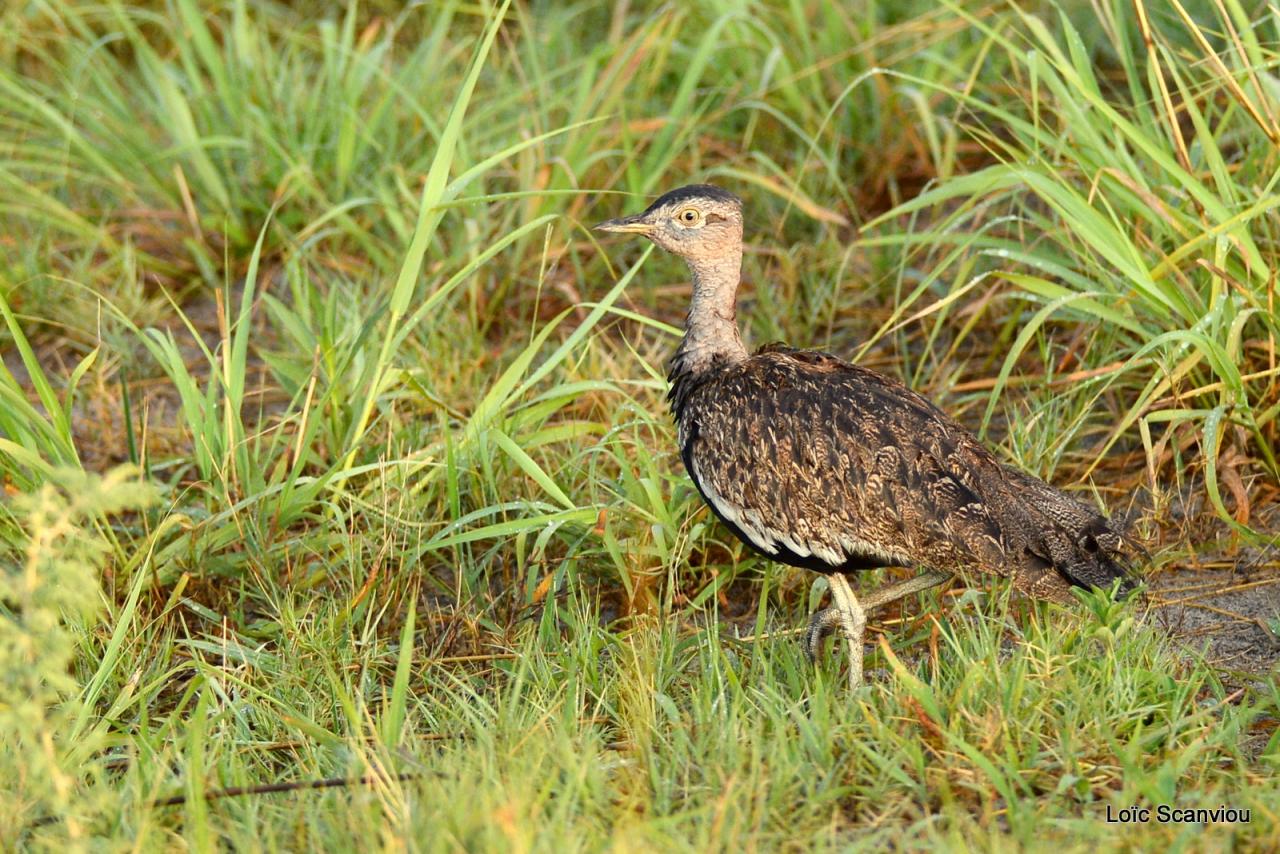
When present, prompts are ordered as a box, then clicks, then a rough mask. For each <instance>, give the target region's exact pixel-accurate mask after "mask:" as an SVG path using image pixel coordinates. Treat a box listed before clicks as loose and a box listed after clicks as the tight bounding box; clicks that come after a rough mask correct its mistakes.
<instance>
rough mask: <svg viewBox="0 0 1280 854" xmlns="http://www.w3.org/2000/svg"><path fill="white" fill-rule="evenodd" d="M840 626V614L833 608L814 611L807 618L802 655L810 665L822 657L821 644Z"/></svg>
mask: <svg viewBox="0 0 1280 854" xmlns="http://www.w3.org/2000/svg"><path fill="white" fill-rule="evenodd" d="M840 626H841V620H840V612H839V611H838V610H837V609H835V608H823V609H822V610H821V611H815V612H814V614H813V616H812V617H810V618H809V628H808V629H807V630H806V631H805V633H804V654H805V656H806V657H807V658H808V659H809V663H810V664H817V663H818V658H819V657H820V656H821V655H822V644H823V643H824V642H825V641H826V639H827V637H828V636H830V635H831V633H832V632H834V631H835V630H836V629H838V628H840Z"/></svg>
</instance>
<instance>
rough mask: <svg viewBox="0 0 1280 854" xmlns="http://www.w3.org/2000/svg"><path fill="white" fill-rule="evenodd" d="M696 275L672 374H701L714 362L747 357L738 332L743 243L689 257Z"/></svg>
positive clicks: (732, 362)
mask: <svg viewBox="0 0 1280 854" xmlns="http://www.w3.org/2000/svg"><path fill="white" fill-rule="evenodd" d="M687 261H688V263H689V271H690V272H691V273H692V274H693V300H692V301H691V302H690V304H689V318H688V320H687V321H686V322H685V327H684V338H683V339H682V340H681V341H680V347H679V348H678V349H677V350H676V355H675V358H674V359H673V360H672V373H673V374H676V373H680V374H693V375H696V374H699V373H702V372H703V371H705V370H706V369H707V368H708V367H710V366H711V365H712V364H713V363H715V362H719V363H721V364H734V363H736V362H740V361H742V360H743V359H745V358H747V348H746V347H744V346H742V336H741V335H740V334H739V333H738V322H737V298H738V282H739V280H740V275H741V271H742V247H741V244H739V245H737V246H735V247H733V251H730V252H724V253H722V254H719V255H716V256H714V257H698V258H689V259H687Z"/></svg>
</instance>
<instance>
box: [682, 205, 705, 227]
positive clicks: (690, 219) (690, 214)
mask: <svg viewBox="0 0 1280 854" xmlns="http://www.w3.org/2000/svg"><path fill="white" fill-rule="evenodd" d="M676 219H678V220H680V222H682V223H684V224H685V225H693V224H694V223H696V222H697V221H698V220H700V219H702V214H701V213H700V212H699V211H698V209H697V208H685V209H684V210H682V211H680V213H678V214H676Z"/></svg>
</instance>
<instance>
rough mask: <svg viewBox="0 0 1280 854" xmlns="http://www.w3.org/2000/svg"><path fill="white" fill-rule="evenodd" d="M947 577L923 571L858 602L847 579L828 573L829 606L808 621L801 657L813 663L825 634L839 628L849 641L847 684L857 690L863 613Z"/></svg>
mask: <svg viewBox="0 0 1280 854" xmlns="http://www.w3.org/2000/svg"><path fill="white" fill-rule="evenodd" d="M950 578H951V573H949V572H941V571H930V572H925V573H922V574H920V575H917V576H915V577H914V578H908V579H906V580H905V581H898V582H895V583H893V584H888V585H885V586H884V587H881V588H879V589H878V590H873V591H872V592H870V593H868V594H867V595H866V596H864V597H863V598H862V601H861V602H859V601H858V599H857V597H856V596H854V594H853V590H852V588H851V587H850V586H849V581H848V579H847V578H845V576H844V575H842V574H841V573H832V575H831V576H830V577H829V580H830V585H831V600H832V607H830V608H825V609H823V610H821V611H819V612H817V613H816V614H814V615H813V616H812V617H811V618H810V619H809V628H808V631H806V632H805V644H804V651H805V654H806V655H808V656H809V660H810V661H817V660H818V655H819V653H820V652H821V651H822V642H823V641H824V640H826V638H827V635H829V634H831V633H832V632H833V631H835V630H836V629H837V628H839V629H841V630H842V632H843V633H844V636H845V638H846V639H848V641H849V682H850V684H851V686H853V687H857V685H858V683H859V682H860V681H861V680H862V633H863V630H864V629H865V627H866V612H867V611H869V610H871V609H872V608H878V607H879V606H881V605H886V604H888V603H890V602H894V601H897V600H898V599H901V598H903V597H904V596H910V595H911V594H912V593H919V592H920V591H921V590H928V589H929V588H930V587H936V586H938V585H939V584H942V583H943V582H945V581H947V580H948V579H950ZM855 637H856V640H855Z"/></svg>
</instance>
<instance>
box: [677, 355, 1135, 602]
mask: <svg viewBox="0 0 1280 854" xmlns="http://www.w3.org/2000/svg"><path fill="white" fill-rule="evenodd" d="M679 400H680V401H681V403H682V405H680V406H678V407H677V420H678V422H679V426H680V439H681V447H682V450H683V456H684V459H685V465H686V467H687V468H688V470H689V473H690V476H691V477H692V478H693V480H694V482H695V484H697V486H698V488H699V490H700V491H701V492H702V494H703V496H704V498H706V500H707V503H708V504H709V505H710V506H711V507H712V509H713V510H715V512H716V513H717V515H719V516H720V518H721V519H723V520H724V521H725V522H726V524H728V525H729V526H730V527H731V528H732V529H733V530H734V532H735V533H736V534H737V535H738V536H739V537H740V538H741V539H743V540H744V541H746V542H748V543H750V544H751V545H753V546H754V547H755V548H756V549H758V550H759V551H761V552H762V553H764V554H766V555H768V556H770V557H774V558H776V559H778V560H781V561H783V562H786V563H790V564H793V565H796V566H804V567H807V568H810V569H815V570H818V571H828V572H829V571H850V570H854V569H865V568H870V567H876V566H891V565H916V564H922V565H927V566H931V567H933V568H936V569H945V570H949V571H953V572H961V573H963V572H970V571H976V572H982V573H989V574H995V575H1004V576H1012V577H1013V579H1014V581H1015V583H1016V584H1017V586H1018V587H1020V588H1021V589H1023V590H1024V591H1026V592H1028V593H1030V594H1032V595H1035V596H1038V597H1041V598H1052V599H1063V598H1066V596H1067V590H1068V588H1069V587H1070V586H1071V585H1072V584H1076V585H1081V586H1090V585H1095V586H1103V587H1105V586H1107V585H1109V584H1110V582H1111V581H1113V580H1114V579H1116V578H1118V577H1120V578H1123V577H1124V576H1125V574H1126V571H1127V566H1126V564H1125V562H1124V560H1123V559H1122V555H1123V549H1122V548H1121V546H1122V545H1123V542H1122V541H1123V540H1124V535H1123V534H1122V533H1119V532H1117V531H1116V530H1115V529H1114V528H1113V527H1112V525H1111V523H1110V522H1109V521H1108V520H1107V519H1106V518H1105V517H1103V516H1102V515H1101V514H1099V513H1097V512H1096V511H1095V510H1093V509H1091V508H1089V507H1086V506H1085V505H1083V504H1080V503H1079V502H1077V501H1075V500H1073V499H1071V498H1069V497H1068V496H1066V495H1064V494H1063V493H1061V492H1059V491H1058V490H1056V489H1054V488H1053V487H1051V486H1049V485H1048V484H1046V483H1044V482H1043V481H1040V480H1038V479H1036V478H1034V477H1032V476H1031V475H1028V474H1025V473H1024V472H1020V471H1017V470H1015V469H1011V468H1008V467H1006V466H1003V465H1001V464H1000V463H999V462H998V461H997V460H996V459H995V458H994V457H993V456H992V454H991V453H990V452H989V451H988V450H987V449H986V448H984V447H983V446H982V444H981V443H979V442H978V441H977V440H976V439H975V438H974V437H973V436H972V435H971V434H970V433H968V431H966V430H965V429H964V428H963V427H961V426H960V425H958V424H956V423H955V422H954V421H953V420H951V419H950V418H949V417H948V416H947V415H946V414H944V413H943V412H942V411H941V410H939V409H938V408H937V407H935V406H934V405H933V404H932V403H930V402H929V401H928V400H926V399H925V398H924V397H922V396H921V395H919V394H916V393H915V392H913V391H911V390H910V389H908V388H906V387H905V386H903V385H902V384H901V383H898V382H896V381H894V380H891V379H889V378H888V377H885V376H882V375H880V374H877V373H875V372H874V371H869V370H866V369H864V368H859V367H857V366H854V365H850V364H848V363H846V362H843V361H841V360H839V359H837V358H836V357H834V356H830V355H828V354H825V353H817V352H812V351H798V350H791V349H789V348H783V347H770V348H766V349H764V350H762V351H761V352H759V353H757V354H756V355H755V356H752V357H751V358H749V359H747V360H746V361H745V362H742V363H740V364H738V365H735V366H733V367H731V368H728V369H725V370H723V371H720V372H718V373H717V374H716V375H715V376H714V378H712V379H709V380H708V381H706V382H705V383H702V384H699V385H696V386H693V387H690V388H687V389H683V390H681V396H680V398H679Z"/></svg>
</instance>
